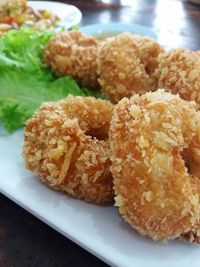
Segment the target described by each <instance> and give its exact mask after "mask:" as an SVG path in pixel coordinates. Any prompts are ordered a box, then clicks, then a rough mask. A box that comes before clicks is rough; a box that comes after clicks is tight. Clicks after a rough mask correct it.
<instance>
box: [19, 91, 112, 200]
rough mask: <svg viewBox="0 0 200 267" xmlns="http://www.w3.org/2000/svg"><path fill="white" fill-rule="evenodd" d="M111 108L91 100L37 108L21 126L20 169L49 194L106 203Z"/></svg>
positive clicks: (109, 178)
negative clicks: (22, 161)
mask: <svg viewBox="0 0 200 267" xmlns="http://www.w3.org/2000/svg"><path fill="white" fill-rule="evenodd" d="M112 109H113V107H112V104H110V103H109V102H108V101H105V100H101V99H95V98H93V97H72V96H71V97H68V98H66V99H65V100H61V101H58V102H47V103H44V104H42V106H41V107H40V108H39V109H38V111H37V112H36V113H35V115H34V116H33V118H31V119H29V120H28V121H27V124H26V129H25V133H24V138H25V144H24V159H25V164H26V167H27V168H28V169H29V170H31V171H32V172H33V173H34V174H36V175H38V176H40V177H41V179H42V181H43V182H45V183H46V184H47V185H49V186H50V187H52V188H54V189H57V190H61V191H65V192H67V193H68V194H69V195H71V196H74V197H77V198H81V199H84V200H86V201H89V202H94V203H105V202H110V201H111V200H112V197H113V190H112V187H113V181H112V176H111V173H110V171H109V168H110V149H109V144H108V130H109V123H110V119H111V114H112Z"/></svg>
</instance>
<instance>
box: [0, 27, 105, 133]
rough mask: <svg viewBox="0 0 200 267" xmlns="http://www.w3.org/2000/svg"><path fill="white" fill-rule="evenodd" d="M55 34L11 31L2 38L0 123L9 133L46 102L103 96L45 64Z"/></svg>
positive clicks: (0, 55)
mask: <svg viewBox="0 0 200 267" xmlns="http://www.w3.org/2000/svg"><path fill="white" fill-rule="evenodd" d="M52 35H53V32H45V31H41V32H37V31H34V30H31V29H28V28H22V29H20V30H18V31H10V32H8V33H7V34H6V35H5V36H4V37H2V38H1V39H0V124H2V125H3V126H4V127H5V128H6V130H7V131H8V132H12V131H14V130H15V129H17V128H20V127H22V126H23V125H24V124H25V121H26V120H27V119H28V118H30V117H31V116H32V115H33V113H34V111H35V110H36V109H37V107H39V106H40V105H41V103H42V102H45V101H54V100H59V99H62V98H65V97H66V96H67V95H69V94H71V95H80V96H89V95H92V96H96V97H101V93H100V92H99V91H90V90H89V89H86V88H80V87H79V85H78V84H77V83H76V81H75V80H74V79H73V78H72V77H62V78H57V77H55V76H54V75H53V74H52V73H51V71H50V69H48V68H46V67H45V65H44V64H43V62H42V59H41V58H42V53H43V51H44V48H45V46H46V44H47V42H48V41H49V39H50V38H51V36H52Z"/></svg>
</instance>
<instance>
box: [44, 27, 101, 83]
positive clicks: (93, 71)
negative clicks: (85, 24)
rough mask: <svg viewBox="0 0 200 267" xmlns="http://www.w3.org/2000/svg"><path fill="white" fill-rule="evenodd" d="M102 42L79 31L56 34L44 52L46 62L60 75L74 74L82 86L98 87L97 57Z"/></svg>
mask: <svg viewBox="0 0 200 267" xmlns="http://www.w3.org/2000/svg"><path fill="white" fill-rule="evenodd" d="M99 46H100V43H99V42H98V41H97V40H96V39H94V38H93V37H86V36H84V35H83V34H82V33H81V32H79V31H70V32H62V33H58V34H56V35H55V36H54V37H53V38H52V39H51V40H50V42H49V43H48V45H47V47H46V50H45V52H44V62H45V63H46V64H47V65H48V66H50V67H51V68H52V70H53V71H54V72H55V73H56V74H57V75H58V76H66V75H70V76H73V77H74V78H75V79H76V80H77V81H78V82H79V83H80V84H81V85H82V86H87V87H89V88H96V87H98V82H97V65H96V57H97V52H98V49H99Z"/></svg>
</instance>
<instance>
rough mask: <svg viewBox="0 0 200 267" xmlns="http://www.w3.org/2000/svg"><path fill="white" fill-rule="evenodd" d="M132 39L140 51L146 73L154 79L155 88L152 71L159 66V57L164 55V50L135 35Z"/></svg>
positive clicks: (155, 82)
mask: <svg viewBox="0 0 200 267" xmlns="http://www.w3.org/2000/svg"><path fill="white" fill-rule="evenodd" d="M134 39H135V42H136V44H137V47H138V49H139V51H140V58H141V61H142V63H143V64H144V66H145V70H146V72H147V73H148V74H149V75H151V78H154V87H155V86H157V79H156V77H154V71H155V69H156V68H157V67H158V65H159V56H160V55H162V54H163V53H165V50H164V48H163V47H162V46H161V45H160V44H159V43H157V42H155V41H154V40H152V39H150V38H147V37H144V36H140V35H136V36H135V37H134ZM155 79H156V80H155Z"/></svg>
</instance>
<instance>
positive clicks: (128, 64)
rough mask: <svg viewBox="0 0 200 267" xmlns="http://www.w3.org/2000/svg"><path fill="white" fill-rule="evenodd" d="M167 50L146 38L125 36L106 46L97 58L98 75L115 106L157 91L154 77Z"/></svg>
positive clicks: (105, 44) (122, 35) (114, 38)
mask: <svg viewBox="0 0 200 267" xmlns="http://www.w3.org/2000/svg"><path fill="white" fill-rule="evenodd" d="M162 51H163V49H162V48H161V47H160V45H158V44H157V43H155V42H154V41H152V40H151V39H148V38H145V37H138V36H137V37H134V36H133V35H132V34H130V33H122V34H119V35H117V36H116V37H113V38H110V39H108V40H107V42H105V43H104V44H103V45H102V46H101V48H100V50H99V55H98V58H97V72H98V75H99V83H100V85H101V88H102V90H103V91H104V92H105V94H106V95H107V96H108V97H109V99H110V100H111V101H112V102H113V103H117V102H118V101H119V100H120V99H122V98H123V97H125V96H127V97H129V96H131V95H133V94H135V93H139V94H143V93H145V92H146V91H150V90H154V89H156V88H157V80H156V79H155V77H154V76H153V75H152V73H153V71H154V69H155V68H156V67H157V57H158V54H159V53H160V52H162Z"/></svg>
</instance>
